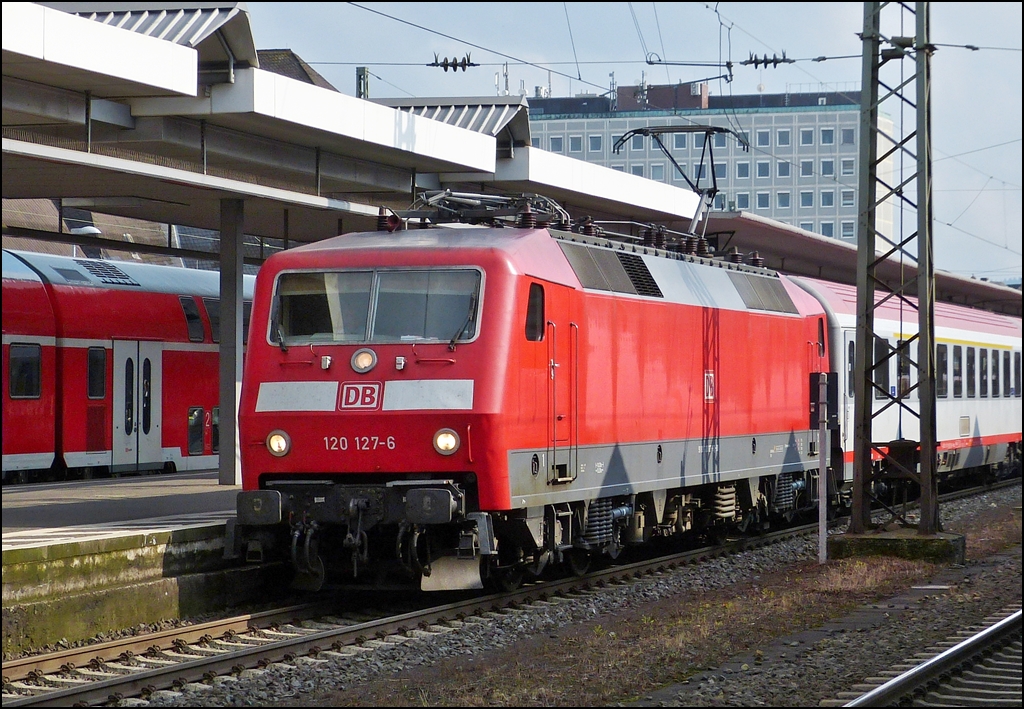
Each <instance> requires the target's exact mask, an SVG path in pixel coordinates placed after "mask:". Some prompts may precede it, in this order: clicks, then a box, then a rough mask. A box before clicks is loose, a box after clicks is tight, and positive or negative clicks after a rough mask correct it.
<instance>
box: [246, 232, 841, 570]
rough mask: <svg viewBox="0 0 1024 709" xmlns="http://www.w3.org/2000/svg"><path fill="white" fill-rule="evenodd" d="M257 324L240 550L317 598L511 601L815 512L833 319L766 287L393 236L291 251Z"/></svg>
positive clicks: (668, 264)
mask: <svg viewBox="0 0 1024 709" xmlns="http://www.w3.org/2000/svg"><path fill="white" fill-rule="evenodd" d="M456 227H458V228H456ZM693 241H694V242H696V241H697V240H696V238H693ZM253 318H254V319H253V322H254V323H255V325H254V327H253V328H252V332H251V339H250V342H249V349H248V357H247V360H246V363H245V370H244V377H243V385H242V397H241V407H240V416H239V425H240V435H241V438H240V441H241V446H242V451H241V455H242V476H243V492H241V493H240V494H239V497H238V525H239V526H238V531H239V538H240V539H241V540H242V543H243V544H244V548H245V550H246V556H247V558H249V559H250V560H260V559H263V558H265V557H267V556H269V555H271V554H280V555H290V556H291V558H292V561H293V563H294V567H295V569H296V571H297V572H298V576H297V581H298V584H299V585H300V586H303V587H307V588H317V587H319V586H320V585H321V584H322V583H323V581H324V577H325V572H330V573H334V572H337V573H339V574H341V575H348V576H350V577H351V576H354V577H356V578H358V579H364V580H366V581H367V582H368V583H370V584H373V585H383V584H386V583H390V582H391V581H393V580H401V579H406V580H409V579H411V580H413V581H416V582H419V583H420V584H421V587H422V588H424V589H454V588H472V587H479V586H480V584H481V582H482V580H483V579H486V578H493V579H497V580H499V581H501V582H503V583H505V584H509V583H516V582H517V581H518V580H519V579H520V578H521V576H522V574H524V573H539V572H540V571H541V570H542V569H543V568H544V566H545V565H546V564H548V563H549V562H558V563H567V564H569V565H570V567H571V568H572V569H574V570H575V571H580V570H581V569H582V568H584V567H585V566H586V565H587V564H588V563H589V559H590V558H591V557H592V556H593V555H595V554H607V555H610V556H612V557H614V556H616V555H617V554H618V553H619V551H620V550H621V549H622V548H623V546H624V545H626V544H629V543H637V542H642V541H644V540H647V539H649V538H650V537H652V536H656V535H666V534H673V533H679V532H685V531H688V530H693V529H709V528H715V527H719V528H724V527H725V526H726V525H730V526H731V525H740V526H744V525H747V524H750V523H760V522H762V521H764V520H766V519H767V517H768V515H769V514H773V513H778V514H789V513H793V512H796V511H798V510H801V509H806V508H808V507H809V506H813V505H814V504H815V502H814V499H815V491H814V487H815V486H816V471H817V469H818V466H819V463H818V456H819V455H822V454H823V448H824V449H825V453H827V452H829V451H828V450H827V449H828V447H829V444H827V443H826V445H825V446H822V445H821V444H820V442H819V441H818V433H817V430H816V429H817V425H818V424H817V421H816V420H815V421H813V422H812V421H811V416H810V415H809V411H810V404H811V400H812V398H813V397H816V396H817V384H816V383H815V386H814V387H813V388H812V387H811V377H812V375H815V382H817V378H816V376H817V373H819V372H827V371H829V356H830V352H829V342H828V337H827V332H828V328H827V323H826V312H825V309H824V308H823V306H822V304H821V303H820V302H819V301H818V300H816V299H815V298H814V297H812V296H811V295H810V294H809V293H807V292H806V291H805V290H803V289H801V288H800V287H798V286H796V285H795V284H794V283H793V282H791V281H789V280H787V279H786V278H783V277H780V276H779V275H778V274H776V273H774V272H771V271H769V270H767V269H764V268H760V267H756V266H748V265H744V264H739V263H732V262H729V261H725V260H721V259H712V258H708V257H702V256H699V255H697V254H696V253H693V254H684V253H679V252H676V251H666V250H664V249H655V248H653V247H642V246H640V245H634V244H627V243H623V242H617V241H611V240H608V239H603V238H592V237H588V236H583V235H581V234H574V233H570V232H568V231H559V230H557V229H551V228H529V227H527V228H493V227H488V226H477V227H468V225H453V226H449V227H441V228H430V229H422V230H420V229H416V230H408V231H397V232H394V233H387V232H384V231H378V232H371V233H361V234H348V235H344V236H339V237H336V238H333V239H329V240H327V241H324V242H320V243H317V244H314V245H309V246H304V247H300V248H297V249H293V250H290V251H287V252H283V253H280V254H277V255H275V256H273V257H272V258H271V259H269V260H268V261H267V262H266V263H265V264H264V266H263V267H262V269H261V271H260V274H259V277H258V279H257V285H256V293H255V300H254V305H253ZM271 549H273V550H274V551H271Z"/></svg>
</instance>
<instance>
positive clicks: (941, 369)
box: [935, 345, 949, 399]
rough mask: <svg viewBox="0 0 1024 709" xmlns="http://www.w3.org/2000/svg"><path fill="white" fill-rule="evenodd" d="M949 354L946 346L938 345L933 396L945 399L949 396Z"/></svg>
mask: <svg viewBox="0 0 1024 709" xmlns="http://www.w3.org/2000/svg"><path fill="white" fill-rule="evenodd" d="M948 359H949V352H948V347H947V346H946V345H939V346H938V348H937V349H936V354H935V396H938V397H942V398H943V399H945V398H946V397H947V396H949V372H948V371H947V370H948V367H949V362H948V361H947V360H948Z"/></svg>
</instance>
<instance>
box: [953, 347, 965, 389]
mask: <svg viewBox="0 0 1024 709" xmlns="http://www.w3.org/2000/svg"><path fill="white" fill-rule="evenodd" d="M963 352H964V348H963V347H961V346H960V345H953V397H954V398H956V399H959V398H960V397H962V396H963V395H964V367H963V362H964V359H963V357H964V355H963Z"/></svg>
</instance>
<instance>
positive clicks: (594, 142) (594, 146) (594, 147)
mask: <svg viewBox="0 0 1024 709" xmlns="http://www.w3.org/2000/svg"><path fill="white" fill-rule="evenodd" d="M589 141H590V152H592V153H599V152H601V136H599V135H592V136H590V137H589Z"/></svg>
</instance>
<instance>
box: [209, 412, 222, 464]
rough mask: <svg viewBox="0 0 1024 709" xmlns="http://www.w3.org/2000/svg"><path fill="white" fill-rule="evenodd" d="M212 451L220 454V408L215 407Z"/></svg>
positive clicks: (212, 426) (211, 429)
mask: <svg viewBox="0 0 1024 709" xmlns="http://www.w3.org/2000/svg"><path fill="white" fill-rule="evenodd" d="M210 450H211V451H213V452H214V453H219V452H220V407H219V406H214V407H213V423H212V425H211V426H210Z"/></svg>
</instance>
